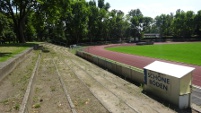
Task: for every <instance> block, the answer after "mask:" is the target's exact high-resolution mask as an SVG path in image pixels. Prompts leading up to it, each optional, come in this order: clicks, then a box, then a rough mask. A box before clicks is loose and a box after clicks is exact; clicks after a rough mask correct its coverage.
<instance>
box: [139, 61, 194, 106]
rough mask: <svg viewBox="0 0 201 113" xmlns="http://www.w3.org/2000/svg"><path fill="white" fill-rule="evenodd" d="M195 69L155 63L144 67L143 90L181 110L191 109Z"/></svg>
mask: <svg viewBox="0 0 201 113" xmlns="http://www.w3.org/2000/svg"><path fill="white" fill-rule="evenodd" d="M194 69H195V68H193V67H187V66H182V65H176V64H170V63H165V62H161V61H155V62H153V63H151V64H149V65H147V66H145V67H144V87H143V89H144V90H145V91H148V92H151V93H153V94H154V95H157V96H158V97H160V98H163V99H165V100H167V101H169V102H170V103H172V104H175V105H177V106H178V107H179V108H180V109H185V108H189V107H190V106H191V85H192V72H193V70H194Z"/></svg>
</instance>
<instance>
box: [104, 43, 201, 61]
mask: <svg viewBox="0 0 201 113" xmlns="http://www.w3.org/2000/svg"><path fill="white" fill-rule="evenodd" d="M106 49H107V50H110V51H116V52H121V53H126V54H134V55H139V56H146V57H152V58H158V59H164V60H170V61H176V62H182V63H187V64H194V65H201V42H193V43H181V44H157V45H146V46H119V47H111V48H106Z"/></svg>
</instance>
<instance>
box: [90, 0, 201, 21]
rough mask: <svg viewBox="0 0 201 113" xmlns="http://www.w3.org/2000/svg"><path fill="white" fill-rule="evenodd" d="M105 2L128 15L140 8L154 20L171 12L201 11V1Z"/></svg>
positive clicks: (125, 0) (130, 0)
mask: <svg viewBox="0 0 201 113" xmlns="http://www.w3.org/2000/svg"><path fill="white" fill-rule="evenodd" d="M86 1H90V0H86ZM96 1H98V0H96ZM105 2H108V3H110V6H111V8H110V10H112V9H117V10H122V11H123V12H124V13H126V14H127V13H128V12H129V11H130V10H131V9H137V8H139V9H140V10H141V12H142V13H143V15H144V16H149V17H152V18H155V17H156V16H157V15H160V14H170V13H171V12H172V13H173V14H175V12H176V10H177V9H181V10H183V11H189V10H191V11H194V12H195V13H197V11H198V10H201V0H105Z"/></svg>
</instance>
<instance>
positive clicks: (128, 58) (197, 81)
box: [85, 44, 201, 87]
mask: <svg viewBox="0 0 201 113" xmlns="http://www.w3.org/2000/svg"><path fill="white" fill-rule="evenodd" d="M108 46H128V44H121V45H104V46H92V47H89V48H87V49H86V50H85V51H86V52H89V53H91V54H94V55H97V56H101V57H105V58H108V59H111V60H114V61H117V62H121V63H124V64H128V65H131V66H134V67H138V68H141V69H143V67H145V66H146V65H148V64H150V63H152V62H154V61H156V60H158V61H163V62H169V63H174V64H179V65H185V66H190V67H194V68H195V70H194V71H193V84H194V85H197V86H199V87H201V66H196V65H189V64H183V63H178V62H171V61H166V60H160V59H155V58H149V57H143V56H137V55H129V54H123V53H118V52H112V51H108V50H105V49H104V48H105V47H108Z"/></svg>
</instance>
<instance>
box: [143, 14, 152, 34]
mask: <svg viewBox="0 0 201 113" xmlns="http://www.w3.org/2000/svg"><path fill="white" fill-rule="evenodd" d="M152 24H153V18H151V17H143V32H146V33H151V27H152Z"/></svg>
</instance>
